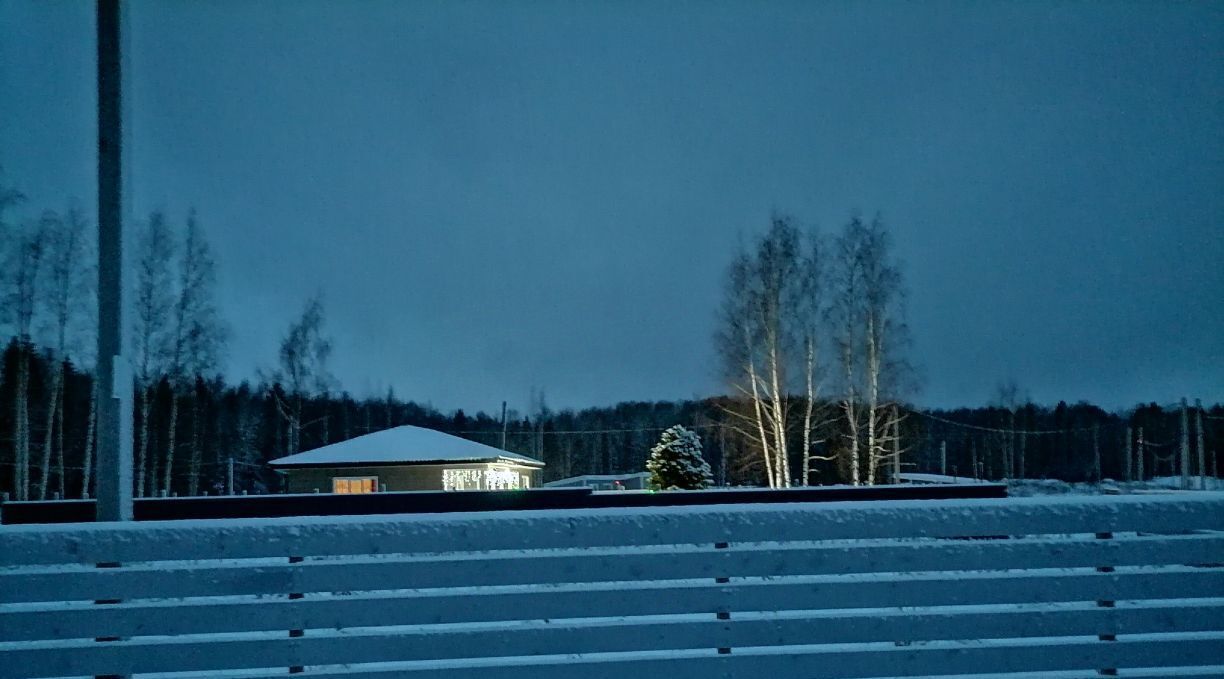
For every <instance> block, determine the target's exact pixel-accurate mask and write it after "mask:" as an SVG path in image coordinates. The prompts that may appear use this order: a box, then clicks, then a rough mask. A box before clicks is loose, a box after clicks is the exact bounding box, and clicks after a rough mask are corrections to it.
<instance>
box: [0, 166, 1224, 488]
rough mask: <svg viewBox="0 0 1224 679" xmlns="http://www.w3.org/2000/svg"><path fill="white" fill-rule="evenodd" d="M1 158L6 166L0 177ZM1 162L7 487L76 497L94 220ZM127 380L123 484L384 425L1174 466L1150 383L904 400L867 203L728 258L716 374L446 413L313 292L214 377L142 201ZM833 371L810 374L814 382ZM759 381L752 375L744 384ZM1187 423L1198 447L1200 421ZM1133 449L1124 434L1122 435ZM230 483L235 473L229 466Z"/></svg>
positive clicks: (648, 444)
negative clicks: (1116, 395) (501, 409)
mask: <svg viewBox="0 0 1224 679" xmlns="http://www.w3.org/2000/svg"><path fill="white" fill-rule="evenodd" d="M0 179H2V176H0ZM25 200H26V198H25V196H24V195H23V194H22V193H21V192H20V191H18V190H16V189H14V188H12V187H10V186H7V185H5V184H3V182H2V181H0V236H2V240H0V256H2V257H3V261H4V268H3V270H2V271H0V286H2V289H0V327H2V328H3V330H4V331H5V332H6V335H4V336H5V337H6V339H5V340H4V341H5V344H4V345H3V356H2V362H0V493H4V494H6V495H7V496H8V497H10V498H13V499H41V498H51V497H57V496H58V497H70V498H73V497H89V496H91V495H92V490H93V475H94V472H95V470H94V456H95V450H94V448H95V446H96V431H95V428H96V427H95V425H96V422H95V420H96V405H97V399H98V391H97V389H96V388H95V385H94V384H93V379H92V377H91V374H92V364H93V356H92V345H93V341H94V328H95V326H96V318H95V311H94V279H95V278H96V275H95V270H94V267H93V264H92V262H93V254H92V253H93V245H92V235H93V229H92V226H91V225H90V224H89V223H88V221H87V220H86V219H85V218H84V217H83V216H82V214H81V213H80V212H79V211H78V210H76V209H74V208H72V207H68V208H67V209H65V210H63V211H59V212H56V211H52V210H44V211H42V212H37V213H29V212H27V213H26V214H24V215H19V214H18V213H17V210H18V209H19V208H21V207H23V206H24V205H25ZM133 231H134V233H133V235H134V236H135V238H134V243H135V248H134V249H135V252H134V253H133V254H134V263H135V267H134V271H133V274H134V275H133V277H132V278H133V280H132V287H133V289H132V299H133V306H134V309H133V312H134V313H133V319H132V320H133V327H132V328H131V331H132V336H133V343H132V354H131V360H132V363H133V368H134V375H133V378H134V379H133V384H132V398H133V403H135V404H136V408H135V417H136V421H135V423H134V427H133V450H134V457H135V460H134V463H135V469H134V472H135V473H134V474H133V478H134V481H135V491H136V494H137V495H138V496H142V495H143V496H150V495H163V494H165V495H194V494H204V493H208V494H217V493H222V492H230V491H232V492H249V493H271V492H278V491H279V490H280V488H281V484H280V480H279V479H278V478H277V476H276V474H275V473H274V472H272V471H271V470H269V469H268V467H267V465H266V462H267V461H268V460H270V459H274V458H277V457H281V456H284V455H289V454H292V453H295V452H299V451H302V450H309V449H311V448H315V447H318V446H322V445H326V444H329V443H335V442H338V441H342V440H345V439H348V438H352V437H354V436H359V435H362V434H366V433H370V432H373V431H378V430H381V429H385V428H389V427H394V426H398V425H404V424H411V425H417V426H423V427H429V428H432V429H437V430H439V431H444V432H449V433H454V434H457V435H459V436H464V437H467V438H470V439H472V440H476V441H479V442H482V443H485V444H489V445H493V446H503V445H504V447H505V448H506V449H507V450H510V451H513V452H517V453H521V454H525V455H530V456H533V457H536V458H538V459H541V460H543V461H544V462H545V463H546V465H547V466H546V469H545V473H544V478H545V480H546V481H548V480H553V479H558V478H564V477H569V476H577V475H583V474H618V473H629V472H640V471H642V470H644V469H645V467H646V460H647V458H648V456H649V455H650V450H651V448H652V446H654V445H655V444H656V442H657V441H658V440H659V436H660V434H661V432H663V431H664V430H665V429H667V428H669V427H671V426H673V425H683V426H685V427H686V428H688V429H690V430H692V431H693V432H695V433H696V434H697V435H698V436H700V438H701V442H702V449H703V451H704V455H705V457H706V459H707V461H708V462H709V463H710V466H711V468H712V472H713V478H714V482H715V483H716V484H718V485H774V486H778V485H783V486H784V485H791V483H792V481H791V478H792V475H793V476H795V477H798V478H799V479H801V482H802V483H813V484H830V483H860V482H866V483H871V482H874V481H875V480H876V479H877V478H880V479H883V478H885V475H884V474H883V473H881V472H880V471H879V470H880V469H882V468H883V466H884V465H886V464H887V465H890V466H892V468H893V469H894V470H895V469H896V468H897V467H896V466H895V463H896V462H898V461H902V462H901V465H900V469H901V470H902V471H922V472H940V471H946V472H947V473H950V474H956V475H960V476H976V477H981V478H989V479H997V478H1016V477H1027V478H1058V479H1064V480H1068V481H1081V480H1093V479H1096V478H1100V477H1112V478H1116V479H1126V478H1150V477H1152V476H1154V475H1173V474H1175V473H1177V472H1178V471H1179V470H1178V468H1177V465H1178V464H1179V462H1178V461H1179V459H1180V458H1178V457H1177V455H1178V454H1179V452H1180V450H1181V446H1180V441H1181V440H1182V431H1183V425H1182V421H1183V419H1184V418H1183V414H1182V413H1181V412H1178V411H1177V410H1175V409H1170V408H1169V407H1167V406H1166V407H1161V406H1158V405H1156V404H1149V405H1143V406H1140V407H1138V408H1136V409H1134V410H1133V411H1131V412H1128V413H1121V414H1119V413H1109V412H1105V411H1104V410H1102V409H1100V408H1097V407H1095V406H1092V405H1089V404H1082V403H1081V404H1075V405H1067V404H1064V403H1060V404H1058V405H1057V406H1055V407H1052V408H1047V407H1043V406H1038V405H1033V404H1031V403H1027V399H1021V398H1018V397H1017V390H1016V389H1015V388H1014V387H1013V388H1011V389H1010V390H1007V389H1005V390H1003V393H1002V395H1001V396H1000V398H999V404H997V405H995V406H991V407H985V408H974V409H960V410H955V411H919V410H915V409H914V408H913V407H912V406H910V405H907V404H906V403H905V401H904V400H903V399H902V398H901V394H902V392H903V391H904V390H903V388H902V387H903V383H904V379H905V374H906V367H905V365H904V359H903V357H902V356H901V355H900V354H899V353H898V348H899V347H901V346H902V345H903V344H904V324H903V312H902V309H901V308H900V301H901V299H902V295H901V287H900V270H899V268H898V265H897V264H896V263H895V260H894V258H893V257H892V255H891V254H890V250H889V245H888V243H889V242H888V238H887V232H886V230H885V229H884V226H883V224H882V222H880V221H879V220H878V219H877V220H873V221H871V222H864V221H862V220H860V219H858V218H852V219H851V220H850V221H849V222H848V223H847V224H846V226H845V227H844V228H843V229H842V231H841V232H839V233H838V234H835V235H833V236H831V237H827V238H826V237H823V236H820V235H819V234H807V235H805V234H802V233H800V232H799V231H798V230H797V229H796V228H795V226H794V225H793V223H791V222H790V221H789V220H787V219H785V218H781V217H778V218H775V219H774V220H773V221H772V224H771V228H770V230H769V232H768V233H767V234H766V235H765V236H763V237H762V238H761V239H760V240H759V241H757V242H755V243H754V249H752V250H750V251H745V252H742V253H741V254H740V256H739V257H738V258H736V260H735V263H734V265H733V266H732V268H731V272H730V273H731V275H730V278H731V280H730V283H731V286H730V288H729V292H728V297H727V302H726V306H725V308H724V313H723V314H722V317H721V318H722V321H723V323H724V326H725V329H724V330H723V331H720V332H721V335H720V337H721V339H722V345H723V346H722V354H723V356H722V358H723V360H724V362H725V363H726V368H727V373H728V377H729V385H730V388H731V392H732V393H731V394H730V395H728V396H721V397H715V398H709V399H704V400H687V401H658V402H625V403H618V404H615V405H612V406H607V407H593V408H586V409H582V410H569V409H566V410H553V409H550V408H549V407H548V406H547V404H546V402H545V399H544V394H543V391H540V392H538V393H533V396H532V398H531V404H530V407H529V412H527V413H518V412H511V413H510V414H509V416H508V418H507V422H506V423H505V425H504V427H503V422H502V421H501V417H500V415H490V414H487V413H484V412H476V413H474V414H469V413H467V412H465V411H463V410H458V411H455V412H453V413H443V412H440V411H438V410H436V409H434V408H432V407H430V406H428V405H421V404H419V403H415V402H413V401H410V400H408V401H405V400H402V399H399V398H397V397H396V396H395V394H394V393H393V392H388V393H387V394H386V395H385V396H382V397H378V398H356V397H354V396H352V395H351V394H349V393H347V392H345V391H344V390H343V388H342V386H341V385H340V384H339V382H338V381H337V380H336V379H335V378H334V377H333V376H332V375H331V373H330V372H329V370H328V362H329V358H330V356H331V353H332V350H333V347H332V343H331V341H330V339H329V336H328V334H327V332H326V328H325V320H326V319H325V311H324V304H323V300H322V299H321V298H320V297H318V296H316V297H313V298H311V299H309V300H307V302H306V304H305V305H304V307H303V309H302V312H301V314H300V315H299V316H298V317H297V318H296V319H295V320H294V321H293V322H292V323H291V324H290V325H289V327H288V328H287V329H286V331H285V333H284V335H283V336H282V340H281V344H280V350H279V352H278V354H277V355H276V356H275V357H269V363H268V365H269V366H270V367H269V368H268V369H266V370H264V371H261V372H260V374H259V375H258V379H257V381H255V382H243V383H241V384H237V385H234V384H227V383H226V382H225V381H224V380H223V379H222V377H221V374H222V369H221V367H222V365H223V363H224V354H225V346H226V342H227V339H228V336H229V327H228V325H227V323H226V322H225V320H224V318H223V315H222V313H221V310H220V309H219V308H218V307H217V305H216V303H215V300H214V287H215V280H216V272H217V268H218V267H217V264H216V262H215V260H214V259H213V255H212V253H211V250H210V248H209V246H208V240H207V237H206V232H205V229H204V228H203V226H202V225H201V223H200V221H199V220H198V219H197V216H196V214H195V212H194V210H193V211H189V212H187V213H186V215H185V218H184V219H181V220H175V219H172V218H171V217H169V216H167V215H166V214H165V213H163V212H160V211H158V212H154V213H152V214H150V215H148V217H147V218H145V219H143V220H141V221H140V222H139V223H137V224H136V225H135V226H134V228H133ZM830 375H831V376H833V379H831V380H830V381H831V383H832V384H833V385H834V388H833V389H831V390H830V393H828V394H823V393H821V392H820V390H819V388H818V387H819V383H820V382H821V381H822V380H823V378H825V377H827V376H830ZM754 390H755V391H754ZM1192 412H1193V417H1192V418H1191V419H1190V420H1188V421H1189V422H1193V423H1195V424H1196V425H1197V423H1198V422H1199V421H1201V422H1202V434H1201V435H1197V431H1198V430H1197V428H1196V435H1191V436H1189V445H1190V448H1191V451H1192V452H1191V455H1192V456H1193V460H1194V464H1193V465H1192V473H1196V474H1197V473H1199V471H1200V469H1199V463H1198V460H1199V459H1202V460H1203V462H1202V463H1201V465H1202V467H1203V469H1204V470H1205V471H1206V472H1207V473H1208V474H1212V473H1214V472H1215V470H1216V468H1217V467H1218V462H1217V461H1216V460H1217V457H1216V452H1217V451H1218V450H1220V448H1222V447H1224V441H1222V440H1221V436H1222V435H1224V409H1222V408H1221V407H1220V406H1219V405H1216V406H1212V407H1211V408H1210V409H1209V410H1203V411H1199V410H1196V409H1193V408H1192ZM1200 439H1201V440H1202V444H1201V452H1200V443H1199V440H1200ZM1127 451H1130V452H1129V453H1128V452H1127ZM231 469H232V472H233V481H234V485H233V487H232V488H229V487H228V484H229V479H230V470H231Z"/></svg>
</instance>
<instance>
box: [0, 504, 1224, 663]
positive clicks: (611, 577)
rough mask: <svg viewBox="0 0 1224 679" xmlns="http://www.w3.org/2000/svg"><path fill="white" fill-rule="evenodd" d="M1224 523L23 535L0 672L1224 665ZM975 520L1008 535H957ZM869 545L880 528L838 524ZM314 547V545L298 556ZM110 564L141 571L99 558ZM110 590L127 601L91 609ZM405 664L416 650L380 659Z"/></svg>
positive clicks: (1011, 516)
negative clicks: (297, 632)
mask: <svg viewBox="0 0 1224 679" xmlns="http://www.w3.org/2000/svg"><path fill="white" fill-rule="evenodd" d="M34 528H37V530H33V529H34ZM1222 530H1224V494H1219V493H1201V494H1195V495H1189V494H1185V495H1171V496H1161V497H1138V498H1134V497H1121V498H1118V497H1110V498H1088V499H1084V498H1072V499H1069V498H1056V499H1048V498H1035V499H1031V500H1027V499H1026V500H1005V501H998V500H988V501H956V502H886V503H840V504H829V505H816V506H803V505H785V506H779V505H775V506H756V507H742V506H736V507H702V508H652V509H620V510H612V511H600V512H591V511H587V510H579V511H573V512H517V513H506V514H464V515H447V516H442V515H433V516H398V517H341V518H336V517H325V518H324V517H314V518H310V517H302V518H298V519H268V520H250V521H192V522H175V523H164V524H92V525H77V526H56V527H46V526H41V527H28V526H21V527H6V528H0V566H3V565H9V566H13V567H14V568H12V569H6V570H0V588H2V589H3V590H4V593H3V594H0V677H17V676H23V677H34V676H55V675H65V674H69V675H96V674H107V673H115V674H127V673H133V672H158V671H199V672H201V673H202V674H201V675H200V676H215V673H217V672H220V671H222V670H227V669H251V668H261V667H262V668H272V667H278V668H283V667H287V666H292V665H333V666H334V665H337V664H341V663H350V664H352V665H353V667H352V668H350V669H348V670H343V671H341V670H336V671H331V670H327V671H319V672H312V673H311V676H318V677H322V676H330V677H337V678H338V677H348V678H350V679H351V678H352V677H358V676H367V677H371V678H372V677H380V678H381V679H386V678H388V677H391V676H401V675H402V676H409V677H416V678H417V679H424V678H425V677H446V678H447V679H457V678H458V677H464V676H472V677H474V676H476V675H477V673H479V674H480V676H481V677H488V676H497V677H516V676H523V677H527V676H530V677H533V679H546V678H547V677H572V676H583V677H584V679H594V678H596V677H600V676H608V677H611V676H616V677H621V676H623V675H624V674H625V673H627V672H642V671H649V673H650V674H658V673H659V672H660V671H661V670H660V668H661V667H667V668H668V669H666V670H665V671H666V674H668V675H669V676H670V679H682V678H683V677H697V676H700V677H708V676H760V675H769V674H772V675H777V676H787V677H790V676H812V677H820V676H823V677H830V676H839V677H866V676H872V677H879V676H931V675H935V674H954V673H967V672H974V671H977V672H981V671H982V669H983V668H990V669H991V670H993V671H998V672H1004V671H1014V672H1021V671H1045V670H1092V669H1096V668H1106V667H1110V668H1113V667H1117V668H1124V673H1123V674H1121V675H1120V676H1126V674H1125V671H1126V670H1125V668H1128V667H1129V668H1133V667H1158V668H1161V669H1165V668H1167V667H1171V666H1188V665H1199V666H1213V665H1220V664H1224V655H1222V654H1224V615H1222V614H1221V613H1224V565H1221V564H1224V549H1222V545H1224V542H1222V538H1224V534H1221V533H1220V531H1222ZM1100 533H1110V534H1112V535H1115V536H1117V537H1115V538H1112V539H1094V538H1090V537H1088V536H1094V535H1095V534H1100ZM1135 533H1140V534H1148V535H1145V536H1144V537H1134V534H1135ZM1069 534H1076V535H1080V537H1075V538H1069V537H1068V535H1069ZM1081 534H1087V535H1081ZM968 536H976V537H982V538H986V539H972V540H959V539H942V538H961V537H968ZM1009 536H1010V537H1009ZM1015 536H1021V537H1018V538H1017V537H1015ZM1000 537H1008V539H998V538H1000ZM915 538H918V539H915ZM931 538H940V539H931ZM846 539H849V540H858V541H859V542H852V543H845V542H822V541H837V540H846ZM714 542H726V543H730V544H729V546H727V547H726V548H723V549H715V548H714V547H713V545H712V544H711V543H714ZM757 542H768V543H769V544H765V545H759V544H751V543H757ZM523 545H529V546H530V548H529V549H522V546H523ZM555 550H564V551H555ZM477 552H479V553H477ZM388 554H391V555H393V556H386V555H388ZM291 555H292V556H304V557H307V560H306V561H303V562H301V563H296V564H292V565H290V564H289V563H288V562H287V560H286V561H283V562H282V561H279V558H284V557H285V556H291ZM267 557H278V559H272V560H269V559H267ZM310 557H327V558H324V559H321V560H315V559H311V558H310ZM373 557H377V558H373ZM216 559H222V560H224V561H220V562H217V561H213V562H209V561H208V560H216ZM242 559H259V560H258V561H249V562H243V561H242ZM104 561H115V562H122V563H123V564H124V567H122V568H118V569H106V570H96V569H92V568H83V567H82V566H92V565H93V564H95V563H98V562H104ZM145 562H159V563H156V564H154V563H145ZM1099 566H1111V567H1114V568H1115V570H1113V571H1112V572H1101V571H1099V570H1097V567H1099ZM55 569H62V570H63V572H62V573H54V572H52V571H54V570H55ZM798 574H802V577H790V576H795V575H798ZM846 574H853V575H846ZM742 576H768V577H765V578H758V577H748V578H744V577H742ZM779 576H787V577H779ZM728 577H729V578H732V579H731V580H730V581H725V582H717V581H715V578H728ZM622 580H623V582H622ZM557 583H569V584H557ZM473 585H482V586H473ZM488 585H497V586H495V587H490V586H488ZM430 587H433V588H437V589H422V588H430ZM12 588H17V589H20V590H22V591H21V592H19V593H15V594H14V593H12V592H11V589H12ZM57 588H58V590H59V594H58V595H56V596H52V594H53V593H54V592H55V591H56V589H57ZM405 588H413V589H412V590H407V589H405ZM288 592H307V594H306V596H305V597H304V598H300V599H293V600H290V599H288V598H287V597H286V596H285V595H286V594H287V593H288ZM314 592H351V593H352V594H343V595H327V594H323V595H319V594H313V593H314ZM172 595H173V596H188V595H189V596H190V597H198V598H184V599H178V600H175V599H173V598H171V596H172ZM210 596H212V597H214V598H206V597H210ZM151 597H157V598H159V599H160V600H153V599H152V598H151ZM110 598H115V599H125V600H126V601H125V602H123V603H118V604H108V605H93V604H91V603H88V602H90V601H92V600H94V599H110ZM1132 600H1133V601H1132ZM1103 601H1107V602H1114V601H1116V602H1118V603H1117V606H1116V607H1106V606H1102V605H1101V604H1100V602H1103ZM4 602H8V603H4ZM65 602H77V603H65ZM871 609H877V610H871ZM779 611H781V612H780V613H779ZM724 612H726V613H729V614H730V619H726V618H725V616H719V617H715V615H714V614H715V613H724ZM594 616H601V617H600V618H599V619H592V618H594ZM652 616H653V617H652ZM438 623H466V624H461V625H453V624H438ZM404 625H417V626H415V627H404ZM421 625H424V626H421ZM289 629H304V630H307V631H306V633H305V636H301V637H293V638H290V637H289V636H288V635H287V634H286V633H285V631H286V630H289ZM229 633H237V634H229ZM1103 634H1108V635H1117V641H1103V640H1100V639H1099V638H1098V635H1103ZM188 635H194V636H188ZM94 637H125V638H126V639H125V640H124V641H116V642H105V643H98V642H94V641H92V639H93V638H94ZM900 642H904V643H905V644H908V645H904V646H898V645H897V643H900ZM815 643H819V644H823V645H820V646H812V645H811V644H815ZM800 644H802V646H801V645H800ZM862 644H866V645H862ZM716 648H730V649H732V651H731V653H730V654H718V653H716V652H715V650H714V649H716ZM575 653H582V654H585V655H583V656H582V657H581V658H576V657H575V656H574V654H575ZM510 656H513V657H510ZM680 660H683V661H684V662H682V663H680V664H678V665H675V666H674V667H673V664H674V663H675V662H676V661H680ZM400 661H413V662H416V663H417V664H410V666H400V667H398V669H394V670H392V669H388V668H387V667H379V666H372V665H368V663H372V662H400ZM283 673H284V670H283V669H281V670H279V671H277V672H272V671H269V672H268V674H269V675H283ZM1138 676H1143V675H1142V674H1140V675H1138ZM1156 676H1164V675H1161V674H1159V673H1157V674H1156ZM1191 676H1193V675H1191ZM1199 676H1203V675H1199ZM1207 676H1210V674H1208V675H1207ZM996 679H1002V678H1001V677H998V678H996ZM1051 679H1052V678H1051Z"/></svg>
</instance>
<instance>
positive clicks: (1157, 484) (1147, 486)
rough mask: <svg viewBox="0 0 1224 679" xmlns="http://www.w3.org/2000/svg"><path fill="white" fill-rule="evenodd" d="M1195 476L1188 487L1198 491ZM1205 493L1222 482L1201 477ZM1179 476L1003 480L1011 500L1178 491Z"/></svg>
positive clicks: (1223, 488) (1219, 487) (1221, 480)
mask: <svg viewBox="0 0 1224 679" xmlns="http://www.w3.org/2000/svg"><path fill="white" fill-rule="evenodd" d="M1199 480H1200V479H1199V477H1197V476H1192V477H1190V488H1191V489H1192V490H1198V489H1199ZM1202 481H1203V484H1204V486H1205V490H1224V479H1217V478H1213V477H1209V476H1208V477H1204V478H1203V479H1202ZM1181 482H1182V479H1181V477H1180V476H1161V477H1157V478H1154V479H1148V480H1147V481H1114V480H1113V479H1104V480H1102V481H1101V482H1100V483H1069V482H1067V481H1059V480H1057V479H1012V480H1009V481H1005V482H1004V483H1006V484H1007V493H1008V494H1009V495H1011V496H1012V497H1035V496H1041V495H1135V494H1143V493H1164V492H1169V491H1180V490H1181Z"/></svg>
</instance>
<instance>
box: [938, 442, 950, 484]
mask: <svg viewBox="0 0 1224 679" xmlns="http://www.w3.org/2000/svg"><path fill="white" fill-rule="evenodd" d="M939 474H940V476H947V475H948V442H947V441H940V442H939Z"/></svg>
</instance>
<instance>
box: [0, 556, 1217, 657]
mask: <svg viewBox="0 0 1224 679" xmlns="http://www.w3.org/2000/svg"><path fill="white" fill-rule="evenodd" d="M1183 597H1196V598H1197V597H1224V568H1214V569H1194V568H1171V567H1170V568H1165V569H1161V570H1152V571H1147V570H1143V571H1129V572H1128V571H1118V572H1113V573H1098V572H1095V571H1091V570H1081V571H1078V572H1057V571H1048V570H1047V571H1032V572H1026V571H1020V572H1004V573H956V574H947V573H936V574H928V575H886V576H864V577H861V578H838V577H824V578H820V577H817V578H797V579H778V580H769V581H745V582H738V581H737V582H733V583H728V584H719V583H715V582H714V581H712V580H702V581H679V582H667V581H656V582H646V583H599V584H596V585H566V586H558V587H536V588H506V589H504V590H497V589H494V590H479V589H474V590H470V589H449V590H448V589H442V590H431V591H429V592H424V593H407V594H398V593H375V594H363V595H354V596H334V597H318V598H304V599H296V600H289V599H286V598H246V599H244V600H233V599H228V600H222V601H211V600H208V599H197V600H185V601H164V602H149V603H130V604H129V603H120V604H114V605H107V606H91V605H74V606H68V607H60V606H47V607H39V608H32V607H27V606H21V607H12V608H7V609H0V641H25V640H37V639H76V638H93V637H101V636H121V637H130V636H141V635H151V634H207V633H224V632H251V631H264V630H279V629H307V630H309V629H341V628H351V627H373V626H388V625H419V624H452V623H467V622H494V621H506V620H545V619H558V618H575V617H587V616H635V615H669V614H684V613H709V614H714V613H718V612H720V611H781V610H837V609H847V608H874V607H894V606H963V605H980V604H1012V603H1050V602H1076V601H1097V600H1127V599H1176V598H1183ZM1222 626H1224V623H1222Z"/></svg>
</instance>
